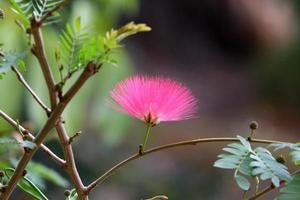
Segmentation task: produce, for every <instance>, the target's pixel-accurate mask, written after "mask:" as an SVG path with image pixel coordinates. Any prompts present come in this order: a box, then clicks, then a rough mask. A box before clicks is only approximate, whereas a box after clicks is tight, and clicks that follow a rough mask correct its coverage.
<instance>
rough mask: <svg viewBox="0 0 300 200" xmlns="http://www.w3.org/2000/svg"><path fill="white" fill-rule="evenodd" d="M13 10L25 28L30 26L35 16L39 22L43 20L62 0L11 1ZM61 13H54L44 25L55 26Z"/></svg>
mask: <svg viewBox="0 0 300 200" xmlns="http://www.w3.org/2000/svg"><path fill="white" fill-rule="evenodd" d="M9 1H10V3H11V5H12V10H13V11H14V12H15V13H17V14H18V16H19V18H20V19H21V21H22V23H23V25H24V26H25V27H27V26H29V25H30V19H31V18H32V17H33V16H34V17H35V18H36V19H37V20H40V19H42V18H43V17H44V16H45V15H47V13H48V12H49V11H50V10H52V9H53V8H54V7H55V6H56V5H58V4H60V3H62V0H9ZM59 16H60V14H59V12H57V11H56V12H54V13H53V14H52V16H51V17H49V18H48V19H47V20H46V21H45V23H44V24H43V25H48V24H53V23H55V22H57V21H59V20H60V19H59Z"/></svg>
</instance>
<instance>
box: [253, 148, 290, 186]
mask: <svg viewBox="0 0 300 200" xmlns="http://www.w3.org/2000/svg"><path fill="white" fill-rule="evenodd" d="M250 157H251V158H252V159H253V161H252V162H251V163H250V166H251V167H253V170H252V175H254V176H259V177H260V179H261V180H267V179H271V181H272V183H273V184H274V185H275V186H276V187H279V186H280V180H284V181H290V180H291V175H290V173H289V172H288V171H287V167H286V166H285V165H283V164H281V163H279V162H277V161H276V159H275V158H274V157H273V156H272V154H271V153H270V152H269V151H268V150H267V149H265V148H262V147H258V148H256V149H255V150H254V152H253V153H252V154H251V155H250Z"/></svg>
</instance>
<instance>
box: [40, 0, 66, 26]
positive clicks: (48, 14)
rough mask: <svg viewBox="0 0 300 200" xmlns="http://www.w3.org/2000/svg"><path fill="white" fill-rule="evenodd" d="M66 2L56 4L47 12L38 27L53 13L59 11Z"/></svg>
mask: <svg viewBox="0 0 300 200" xmlns="http://www.w3.org/2000/svg"><path fill="white" fill-rule="evenodd" d="M67 1H68V0H64V1H62V2H61V3H59V4H57V5H56V6H55V7H54V8H52V9H51V10H49V11H48V12H47V14H46V15H44V17H42V19H41V20H40V21H39V26H42V25H43V23H44V22H45V21H46V20H47V19H48V18H49V17H51V16H52V15H53V13H55V12H56V11H58V10H59V9H61V8H62V7H63V6H64V5H65V4H66V3H67Z"/></svg>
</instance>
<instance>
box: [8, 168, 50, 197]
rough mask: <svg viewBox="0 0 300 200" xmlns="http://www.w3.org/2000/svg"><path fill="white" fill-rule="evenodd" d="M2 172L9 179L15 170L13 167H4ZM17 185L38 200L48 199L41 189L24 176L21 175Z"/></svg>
mask: <svg viewBox="0 0 300 200" xmlns="http://www.w3.org/2000/svg"><path fill="white" fill-rule="evenodd" d="M4 172H5V175H6V176H7V177H8V178H9V179H10V178H11V177H12V175H13V174H14V172H15V170H14V169H13V168H5V169H4ZM18 187H19V188H20V189H21V190H23V191H24V192H26V193H27V194H30V195H31V196H33V197H34V198H36V199H38V200H48V198H47V197H46V196H45V195H44V194H43V193H42V191H41V190H40V189H39V188H38V187H37V186H36V185H35V184H34V183H32V182H31V181H30V180H29V179H28V178H26V177H22V178H21V179H20V180H19V182H18Z"/></svg>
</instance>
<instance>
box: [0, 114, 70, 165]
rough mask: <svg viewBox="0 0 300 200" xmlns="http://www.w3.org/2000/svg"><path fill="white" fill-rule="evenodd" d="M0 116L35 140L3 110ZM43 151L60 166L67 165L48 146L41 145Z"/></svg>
mask: <svg viewBox="0 0 300 200" xmlns="http://www.w3.org/2000/svg"><path fill="white" fill-rule="evenodd" d="M0 116H1V117H2V118H3V119H4V120H5V121H7V122H8V123H9V124H10V125H12V126H13V127H14V128H15V129H16V130H17V131H19V130H20V131H21V133H22V134H24V135H26V134H27V135H28V136H29V137H30V139H32V140H34V139H35V137H34V136H33V135H32V134H31V133H30V132H29V131H28V130H26V129H25V128H24V127H22V126H20V125H19V124H18V123H17V122H16V121H15V120H13V119H12V118H11V117H10V116H8V115H7V114H6V113H4V112H3V111H2V110H0ZM41 150H42V151H43V152H44V153H46V154H47V156H48V157H49V158H50V159H51V160H53V161H55V162H56V163H57V164H58V165H60V166H63V165H64V164H65V161H64V160H63V159H61V158H60V157H59V156H57V155H56V154H55V153H53V152H52V151H51V150H50V149H49V148H48V147H47V146H45V145H44V144H41Z"/></svg>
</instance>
